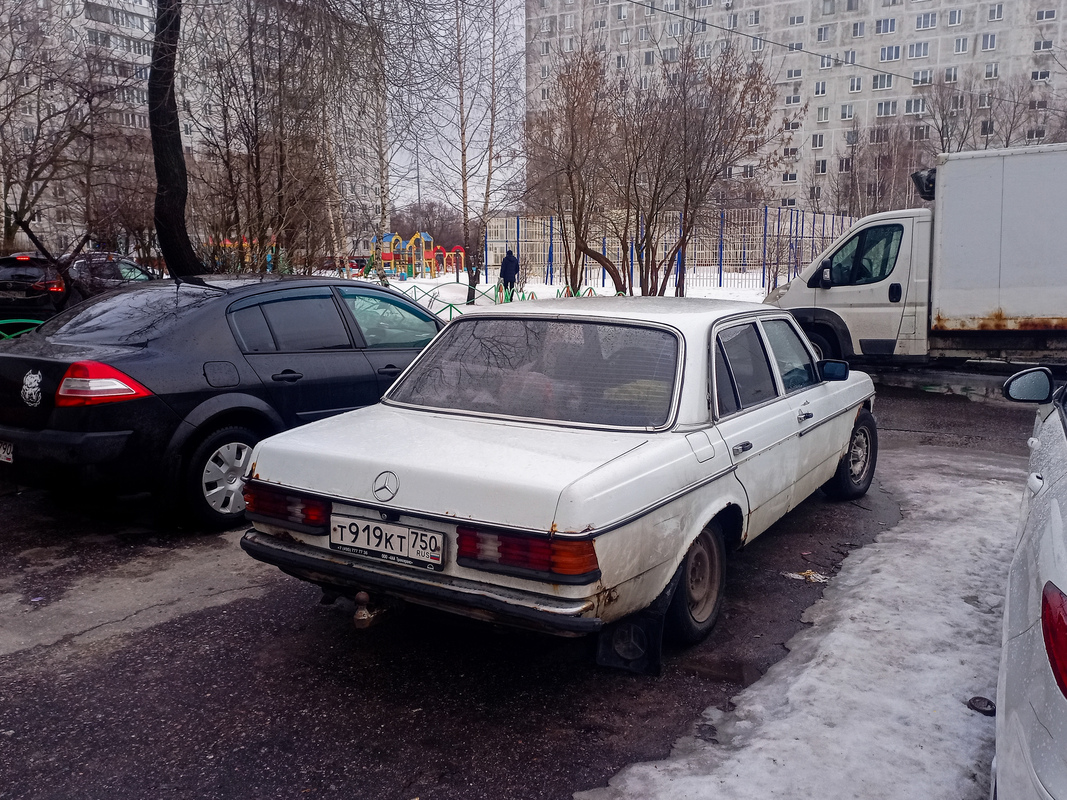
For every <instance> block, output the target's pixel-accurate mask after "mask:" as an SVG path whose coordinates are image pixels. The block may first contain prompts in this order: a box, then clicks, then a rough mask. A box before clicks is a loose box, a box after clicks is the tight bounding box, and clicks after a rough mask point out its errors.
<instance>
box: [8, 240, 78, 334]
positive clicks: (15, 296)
mask: <svg viewBox="0 0 1067 800" xmlns="http://www.w3.org/2000/svg"><path fill="white" fill-rule="evenodd" d="M66 300H67V287H66V284H65V283H64V281H63V278H62V276H60V274H59V270H58V269H56V267H55V266H54V265H53V264H52V263H51V262H50V261H49V260H48V259H46V258H44V257H43V256H39V255H37V254H36V253H15V254H14V255H10V256H4V257H2V258H0V337H4V336H14V335H17V334H19V333H22V332H23V331H25V330H28V329H30V328H33V327H34V326H35V325H36V324H37V323H38V322H39V321H40V320H42V319H47V318H48V317H51V316H52V315H53V314H55V313H56V312H57V311H58V310H59V309H61V308H62V307H63V305H64V304H65V303H66Z"/></svg>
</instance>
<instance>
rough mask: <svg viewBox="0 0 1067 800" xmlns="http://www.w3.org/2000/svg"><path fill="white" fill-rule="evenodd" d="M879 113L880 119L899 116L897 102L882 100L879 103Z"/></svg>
mask: <svg viewBox="0 0 1067 800" xmlns="http://www.w3.org/2000/svg"><path fill="white" fill-rule="evenodd" d="M877 112H878V116H879V117H895V116H896V115H897V101H896V100H882V101H880V102H879V103H878V106H877Z"/></svg>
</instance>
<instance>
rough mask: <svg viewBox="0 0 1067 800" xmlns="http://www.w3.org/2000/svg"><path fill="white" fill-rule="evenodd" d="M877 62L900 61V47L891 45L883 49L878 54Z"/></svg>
mask: <svg viewBox="0 0 1067 800" xmlns="http://www.w3.org/2000/svg"><path fill="white" fill-rule="evenodd" d="M878 60H879V61H900V45H899V44H893V45H889V46H888V47H883V48H882V49H881V50H880V51H879V53H878Z"/></svg>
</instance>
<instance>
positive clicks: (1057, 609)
mask: <svg viewBox="0 0 1067 800" xmlns="http://www.w3.org/2000/svg"><path fill="white" fill-rule="evenodd" d="M1041 632H1042V633H1043V634H1044V636H1045V652H1046V653H1048V663H1049V665H1050V666H1051V667H1052V674H1053V675H1055V676H1056V683H1057V684H1058V685H1059V687H1060V691H1061V692H1062V693H1063V696H1064V697H1067V595H1065V594H1064V593H1063V592H1061V591H1060V590H1059V589H1058V588H1057V587H1056V585H1055V584H1054V583H1053V582H1052V581H1049V582H1048V583H1046V584H1045V590H1044V591H1043V592H1042V593H1041Z"/></svg>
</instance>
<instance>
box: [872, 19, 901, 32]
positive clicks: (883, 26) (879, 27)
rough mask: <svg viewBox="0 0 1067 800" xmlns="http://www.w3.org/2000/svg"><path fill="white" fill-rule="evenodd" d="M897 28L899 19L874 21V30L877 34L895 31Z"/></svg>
mask: <svg viewBox="0 0 1067 800" xmlns="http://www.w3.org/2000/svg"><path fill="white" fill-rule="evenodd" d="M896 29H897V21H896V19H894V18H890V19H876V20H875V21H874V32H875V33H876V34H883V33H894V32H895V31H896Z"/></svg>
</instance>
